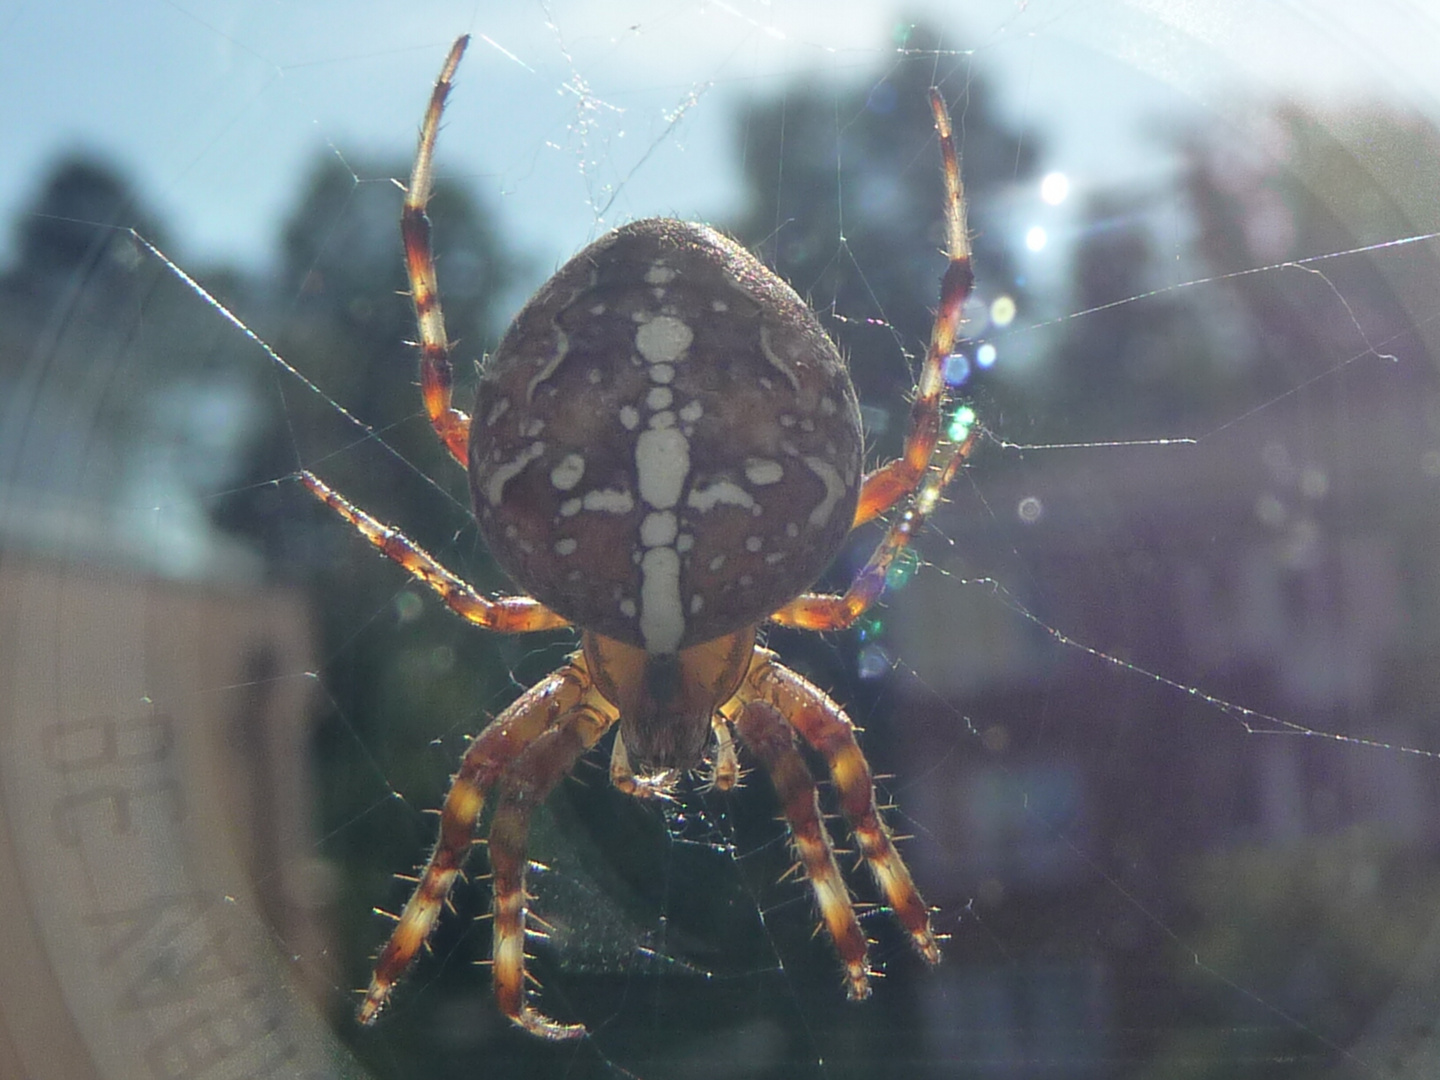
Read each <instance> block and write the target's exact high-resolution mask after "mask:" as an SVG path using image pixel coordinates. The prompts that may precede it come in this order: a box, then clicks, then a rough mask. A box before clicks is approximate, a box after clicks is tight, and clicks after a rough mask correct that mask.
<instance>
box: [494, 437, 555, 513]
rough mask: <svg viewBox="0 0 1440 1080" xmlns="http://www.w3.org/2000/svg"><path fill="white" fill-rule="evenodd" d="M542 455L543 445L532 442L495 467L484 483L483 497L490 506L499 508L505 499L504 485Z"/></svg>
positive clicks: (543, 451)
mask: <svg viewBox="0 0 1440 1080" xmlns="http://www.w3.org/2000/svg"><path fill="white" fill-rule="evenodd" d="M543 453H545V444H544V443H543V442H533V443H531V444H530V445H529V446H527V447H526V448H525V449H524V450H521V451H520V453H518V454H517V455H515V457H513V458H512V459H511V460H509V461H507V462H506V463H505V464H504V465H497V466H495V470H494V471H493V472H492V473H491V474H490V476H489V478H488V479H487V480H486V482H485V497H486V498H487V499H488V500H490V505H491V506H499V505H500V500H501V499H503V498H504V497H505V485H506V484H508V483H509V482H510V481H511V480H514V479H515V477H517V476H519V475H520V473H521V472H523V471H524V469H525V466H526V465H529V464H530V462H532V461H534V460H535V459H536V458H538V457H539V456H540V455H541V454H543Z"/></svg>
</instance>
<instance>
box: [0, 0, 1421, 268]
mask: <svg viewBox="0 0 1440 1080" xmlns="http://www.w3.org/2000/svg"><path fill="white" fill-rule="evenodd" d="M1357 9H1358V10H1357ZM908 10H909V11H910V12H911V13H912V14H920V15H923V16H928V17H930V18H933V19H934V20H935V21H936V23H937V24H938V25H940V26H942V27H944V28H945V29H947V31H949V32H953V33H955V34H956V35H957V38H956V41H955V45H956V47H957V48H963V49H967V50H974V56H975V60H976V62H977V64H978V65H980V66H981V69H982V70H983V71H984V73H985V74H986V75H987V76H988V77H990V78H991V79H992V80H994V81H996V83H997V85H998V86H999V87H1000V88H1001V90H1002V92H1003V97H1004V101H1005V102H1006V107H1007V110H1008V112H1009V113H1010V115H1011V117H1012V118H1013V119H1014V120H1015V121H1017V122H1019V123H1023V124H1025V125H1027V126H1029V127H1030V128H1032V129H1034V130H1037V131H1038V132H1040V133H1041V134H1042V135H1043V137H1044V140H1045V144H1046V148H1047V155H1046V156H1047V160H1046V162H1045V167H1047V168H1055V169H1062V170H1064V171H1066V172H1067V173H1069V174H1070V175H1071V176H1072V178H1073V180H1074V182H1075V189H1074V190H1076V191H1077V192H1082V193H1083V192H1085V191H1089V190H1095V189H1102V188H1104V187H1106V186H1114V185H1127V184H1130V183H1134V182H1137V181H1142V180H1144V179H1146V178H1147V177H1154V176H1155V175H1156V174H1157V173H1158V174H1163V173H1164V171H1165V170H1166V169H1168V168H1169V162H1168V161H1167V159H1166V157H1165V154H1164V150H1163V147H1162V146H1161V145H1160V144H1159V143H1158V141H1157V140H1154V139H1153V138H1149V137H1147V136H1146V134H1145V127H1144V125H1146V124H1149V125H1151V130H1153V127H1154V125H1156V124H1160V125H1163V124H1164V123H1166V121H1167V119H1170V118H1173V117H1175V116H1176V115H1178V114H1180V113H1183V112H1186V111H1190V110H1199V111H1200V112H1202V113H1208V114H1211V115H1212V116H1213V117H1215V118H1219V119H1222V120H1223V119H1224V118H1225V117H1226V115H1227V113H1229V112H1230V111H1232V110H1235V109H1236V108H1237V106H1238V104H1239V103H1240V102H1241V101H1243V100H1245V99H1246V97H1247V95H1255V94H1260V95H1268V94H1276V93H1280V92H1296V91H1298V92H1301V93H1303V94H1305V95H1307V96H1310V97H1315V98H1320V99H1325V100H1329V101H1332V102H1336V103H1343V102H1344V101H1346V100H1349V99H1353V98H1356V97H1360V96H1366V97H1374V96H1380V97H1385V98H1387V99H1389V100H1392V101H1394V102H1397V103H1399V104H1402V105H1404V106H1406V107H1409V108H1412V109H1415V110H1417V111H1420V112H1424V113H1427V114H1429V115H1430V116H1432V117H1433V116H1437V115H1440V65H1436V64H1435V63H1434V62H1433V58H1434V57H1435V56H1437V55H1440V15H1437V5H1436V4H1434V3H1420V2H1415V0H1406V2H1403V3H1402V2H1397V0H1392V2H1389V3H1385V2H1370V3H1366V4H1364V5H1354V4H1344V3H1340V2H1338V0H1334V2H1332V0H1324V2H1317V3H1310V4H1305V5H1291V4H1275V3H1272V4H1255V3H1241V2H1232V0H1194V2H1190V3H1184V4H1178V3H1147V2H1134V3H1097V4H1075V3H1072V2H1063V3H1062V2H1057V0H1026V2H985V3H978V2H972V0H963V2H954V0H952V2H950V3H945V4H936V3H933V2H931V3H923V2H922V3H914V4H911V5H909V6H908ZM896 18H897V16H896V15H895V9H893V8H892V7H890V5H887V4H877V3H874V2H871V0H840V2H836V3H827V4H823V5H822V4H818V3H814V2H804V3H798V2H785V0H773V2H758V0H724V2H707V0H692V2H682V3H675V2H661V0H618V2H611V3H606V4H603V5H601V4H595V3H585V2H581V0H554V2H553V3H549V4H543V5H542V4H539V3H529V2H505V3H499V2H490V3H484V2H480V3H477V2H473V0H470V2H463V3H462V2H418V3H417V2H398V0H360V2H351V3H340V2H335V0H317V2H309V3H293V2H290V3H287V2H281V0H126V2H124V3H115V2H113V0H69V2H66V3H58V4H57V3H41V2H39V0H28V2H27V0H9V2H6V3H0V80H3V82H4V84H5V85H4V93H0V130H4V131H5V133H6V143H7V152H6V154H5V155H3V157H0V216H3V217H4V218H6V219H8V218H9V217H10V216H11V215H13V213H14V212H15V211H16V210H17V209H18V208H19V207H21V206H23V205H24V204H25V203H26V202H27V200H29V199H30V198H31V197H32V196H33V192H34V185H35V184H36V182H37V178H38V177H39V175H40V173H41V170H42V169H43V168H44V166H45V165H46V163H47V162H48V161H49V160H51V159H52V158H53V157H54V156H55V155H56V154H57V153H59V152H61V151H63V150H66V149H71V148H75V147H85V148H89V149H92V150H98V151H99V152H101V153H102V154H104V155H105V156H106V157H108V158H109V159H111V160H112V161H113V162H115V163H116V164H118V165H119V166H120V167H122V168H123V169H124V170H125V171H126V172H127V173H128V174H129V175H130V176H131V177H132V178H133V179H134V180H135V181H136V183H137V184H138V186H139V189H140V191H141V193H142V195H143V197H144V198H145V199H146V200H147V202H148V203H149V205H151V206H152V207H154V208H156V209H158V210H159V211H160V212H161V213H162V214H163V215H164V217H165V219H166V221H167V223H168V225H169V226H170V232H171V235H172V236H174V237H175V238H176V242H177V245H178V247H179V250H178V251H177V252H176V255H177V257H178V258H180V259H182V260H186V261H189V262H191V263H192V264H201V265H203V264H208V263H212V262H216V261H222V260H229V261H239V262H241V263H243V264H245V265H247V266H249V267H251V268H254V269H263V268H264V264H265V259H266V258H267V257H268V255H269V253H270V252H271V251H272V250H273V246H274V243H275V240H276V236H277V233H278V228H279V220H280V217H281V215H282V214H283V213H284V212H285V211H286V210H287V209H288V208H289V207H290V206H292V205H293V201H294V199H295V196H296V188H297V185H298V184H299V183H300V180H301V177H302V175H303V171H304V168H305V166H306V164H307V163H308V162H309V161H310V160H311V156H312V155H313V154H314V153H315V152H316V151H317V149H320V148H325V147H328V148H330V150H331V151H332V152H334V153H336V154H339V155H340V156H342V157H344V158H345V159H346V160H349V161H355V162H357V163H363V162H365V161H366V160H367V159H373V158H375V157H380V156H384V157H387V158H397V157H403V156H404V155H407V154H408V153H409V152H410V148H411V145H412V142H413V135H414V131H415V127H416V124H417V121H418V117H419V115H420V111H421V108H422V107H423V104H424V99H425V96H426V93H427V90H428V87H429V85H430V82H431V80H432V78H433V76H434V73H435V70H436V68H437V65H438V64H439V62H440V59H441V58H442V56H443V54H444V50H445V47H446V45H447V44H448V42H449V41H450V40H451V39H452V38H453V37H454V36H455V35H457V34H459V33H462V32H469V33H472V34H475V35H476V36H477V39H476V42H475V46H474V47H473V48H472V50H471V53H470V56H469V57H468V58H467V61H466V65H465V68H464V69H463V71H462V75H461V80H460V86H459V89H458V90H457V93H456V95H455V98H454V100H453V105H452V108H451V111H450V114H449V116H448V122H447V127H446V130H445V132H444V135H443V139H442V144H441V151H440V168H441V169H442V171H444V172H446V173H448V174H450V175H456V176H461V177H469V178H470V179H471V180H472V181H473V183H474V185H475V187H476V188H477V190H479V191H481V192H483V193H484V194H485V196H487V197H488V198H490V199H491V201H492V202H493V203H494V204H496V205H497V206H499V208H500V209H501V210H502V212H503V213H504V215H505V218H506V222H507V224H508V226H509V228H510V235H511V237H512V238H513V239H515V240H517V241H518V242H520V243H521V244H523V245H524V246H526V247H527V248H529V250H530V251H531V252H532V254H534V255H535V256H536V257H537V258H536V264H537V268H536V271H535V272H536V273H537V274H543V273H544V272H545V271H546V268H548V267H551V266H553V265H555V264H556V263H557V262H558V261H559V260H561V259H563V258H564V257H565V256H566V255H567V254H569V253H570V252H571V251H573V250H575V249H576V248H577V247H579V246H580V245H581V244H582V243H583V242H584V241H585V240H586V239H587V238H589V237H591V236H593V235H594V234H596V233H598V232H600V231H603V229H604V228H605V227H607V226H608V225H610V224H613V223H615V222H617V221H619V220H623V219H627V218H630V217H635V216H639V215H642V214H650V213H663V214H673V215H679V216H687V217H700V218H704V217H714V218H723V217H724V216H725V214H726V213H727V211H729V210H731V209H732V208H733V207H734V206H735V200H736V198H737V187H736V181H737V175H736V172H735V164H734V161H733V160H732V158H731V155H730V145H731V138H732V132H731V128H730V117H731V107H730V106H731V105H732V103H733V102H734V101H736V100H737V99H739V98H740V97H743V96H745V95H749V94H753V93H758V92H764V91H767V90H777V89H779V88H780V87H782V86H784V85H786V84H787V83H792V82H794V81H797V80H820V81H831V82H837V83H838V82H842V81H847V80H852V79H858V78H862V77H864V76H866V75H867V74H869V73H872V72H875V71H877V70H880V69H881V68H882V67H883V65H884V64H885V63H886V61H887V50H886V48H885V44H884V43H885V42H886V41H887V39H888V36H889V33H890V30H891V28H892V26H893V25H894V23H895V20H896ZM962 34H963V35H964V36H963V37H960V36H958V35H962ZM677 116H678V119H677ZM367 178H372V177H367ZM373 179H383V178H373ZM614 188H618V195H616V196H615V198H614V201H613V203H611V202H610V198H611V194H612V190H613V189H614ZM607 204H608V210H607V212H606V213H605V214H604V215H603V216H602V215H601V214H600V212H599V208H600V207H602V206H606V205H607ZM1032 210H1033V212H1034V214H1036V215H1043V214H1044V213H1046V211H1045V210H1044V208H1043V206H1042V204H1040V203H1039V201H1038V199H1036V200H1034V204H1033V207H1031V206H1030V205H1028V204H1026V205H1021V206H1019V207H1017V209H1016V219H1015V227H1016V228H1022V227H1024V226H1025V225H1026V224H1027V215H1029V214H1031V213H1032ZM1050 213H1051V214H1052V215H1054V214H1059V213H1063V211H1050ZM1036 220H1040V218H1039V217H1037V218H1036ZM5 242H6V243H7V244H8V238H6V241H5Z"/></svg>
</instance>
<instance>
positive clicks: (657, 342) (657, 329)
mask: <svg viewBox="0 0 1440 1080" xmlns="http://www.w3.org/2000/svg"><path fill="white" fill-rule="evenodd" d="M694 340H695V335H694V333H692V332H691V330H690V327H688V326H686V325H685V323H684V322H683V321H682V320H680V319H677V318H675V316H673V315H657V316H655V318H653V319H651V320H650V321H649V322H647V323H646V324H645V325H644V326H642V327H640V329H639V330H637V331H635V348H636V349H638V350H639V351H640V355H641V356H643V357H644V358H645V361H646V363H650V364H670V363H674V362H675V361H676V360H679V359H681V358H682V357H683V356H684V353H685V350H686V349H688V348H690V343H691V342H692V341H694Z"/></svg>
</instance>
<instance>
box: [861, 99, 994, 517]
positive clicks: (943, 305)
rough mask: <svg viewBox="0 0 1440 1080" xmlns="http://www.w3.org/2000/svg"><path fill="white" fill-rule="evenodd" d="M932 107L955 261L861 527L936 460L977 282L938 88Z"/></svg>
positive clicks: (871, 481) (871, 485) (874, 476)
mask: <svg viewBox="0 0 1440 1080" xmlns="http://www.w3.org/2000/svg"><path fill="white" fill-rule="evenodd" d="M930 111H931V112H932V113H933V114H934V116H935V132H936V134H937V135H938V136H939V138H940V156H941V160H942V166H943V175H944V178H945V254H946V255H947V256H948V257H949V259H950V262H949V265H947V266H946V268H945V274H944V276H943V277H942V278H941V279H940V306H939V307H938V308H936V310H935V322H934V325H933V326H932V327H931V329H930V347H929V348H928V349H927V350H926V351H925V362H924V364H922V365H921V368H920V381H919V384H918V385H917V386H916V388H915V400H914V401H913V402H912V403H911V405H910V431H909V434H907V435H906V437H905V448H904V450H903V451H902V452H901V455H900V456H899V457H898V458H896V459H895V460H894V461H891V462H888V463H886V464H885V465H882V466H881V467H880V468H878V469H876V470H875V471H874V472H872V473H870V474H869V475H868V476H866V477H865V482H864V484H863V486H862V487H861V488H860V502H859V504H858V505H857V506H856V508H855V521H854V524H855V525H863V524H865V522H867V521H870V520H872V519H874V518H876V517H879V516H880V515H881V514H883V513H885V512H886V511H888V510H890V509H891V508H892V507H894V506H895V505H896V504H897V503H898V502H899V501H900V500H901V499H902V498H904V497H905V496H906V495H908V494H910V493H911V492H912V491H914V490H915V488H916V486H917V485H918V484H919V483H920V479H921V477H923V476H924V475H925V471H926V470H927V469H928V468H929V467H930V465H931V464H932V462H933V461H934V459H935V454H936V451H937V448H938V447H939V444H940V425H941V420H942V413H943V411H944V397H945V361H946V360H947V359H948V358H949V356H950V354H951V353H952V352H954V350H955V337H956V333H957V332H958V330H959V327H960V318H961V314H962V311H963V309H964V307H965V301H966V300H967V299H969V297H970V291H971V289H972V288H973V287H974V285H975V275H974V273H973V271H972V269H971V266H970V236H969V234H968V233H967V232H966V226H965V189H964V187H963V186H962V185H961V182H960V160H959V157H958V156H957V154H956V152H955V138H954V135H953V133H952V131H951V127H950V113H949V112H948V111H947V110H946V108H945V99H944V98H942V97H941V96H940V92H939V91H938V90H933V89H932V90H931V91H930Z"/></svg>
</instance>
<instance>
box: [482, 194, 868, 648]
mask: <svg viewBox="0 0 1440 1080" xmlns="http://www.w3.org/2000/svg"><path fill="white" fill-rule="evenodd" d="M861 454H862V437H861V431H860V418H859V409H858V406H857V404H856V400H855V392H854V389H853V387H852V386H851V383H850V378H849V374H848V372H847V371H846V369H845V365H844V362H843V361H842V360H841V358H840V355H839V353H838V352H837V351H836V349H835V346H834V345H833V343H832V342H831V341H830V339H829V338H828V337H827V336H826V334H825V332H824V330H823V328H822V327H821V326H820V324H819V322H818V321H817V320H816V318H815V317H814V315H813V314H812V313H811V312H810V310H809V308H808V307H806V305H805V304H804V303H803V302H802V301H801V300H800V298H799V297H798V296H797V295H796V294H795V292H794V291H793V290H792V289H791V288H790V287H789V286H788V285H786V284H785V283H784V282H783V281H781V280H780V279H779V278H778V277H776V276H775V275H774V274H773V273H772V272H771V271H769V270H768V269H767V268H766V267H765V266H764V265H762V264H761V263H760V262H759V261H758V260H756V259H755V258H754V257H753V256H751V255H750V254H749V253H748V252H747V251H745V250H744V249H743V248H741V247H740V246H739V245H738V244H735V243H734V242H733V241H731V240H728V239H726V238H725V237H723V236H721V235H720V234H719V233H717V232H715V231H714V230H713V229H710V228H707V227H706V226H703V225H695V224H690V223H686V222H680V221H674V220H670V219H662V218H651V219H647V220H643V221H637V222H634V223H632V224H630V225H626V226H624V227H622V228H620V229H616V230H615V231H614V232H611V233H609V234H607V235H606V236H604V237H602V238H601V239H600V240H598V241H596V242H595V243H594V244H592V245H590V246H589V247H588V248H586V249H585V250H583V251H582V252H580V253H579V254H578V255H576V256H575V257H574V258H573V259H571V260H570V261H569V262H568V263H566V264H565V265H564V266H563V267H562V268H561V269H560V270H559V271H558V272H557V273H556V274H555V276H554V277H552V278H551V279H550V280H549V281H548V282H547V283H546V284H545V285H544V286H542V288H541V289H540V291H539V292H538V293H536V295H535V296H534V297H533V298H532V299H531V300H530V302H529V303H528V304H526V306H525V307H524V309H523V310H522V311H521V312H520V314H519V315H518V316H517V317H516V319H515V321H514V323H513V324H512V325H511V327H510V329H509V330H508V331H507V332H506V334H505V336H504V338H503V339H502V340H501V342H500V345H499V347H498V348H497V349H496V351H495V353H494V354H493V355H492V356H491V357H489V358H488V359H487V361H486V362H485V364H484V365H483V367H482V369H481V373H480V386H479V391H478V395H477V400H476V405H475V412H474V420H473V423H472V425H471V432H470V467H469V472H470V479H471V490H472V493H473V497H474V502H475V511H476V517H477V520H478V522H479V526H480V531H481V534H482V535H483V536H484V538H485V541H486V543H487V544H488V545H489V547H490V549H491V551H492V553H493V554H494V556H495V559H496V561H497V562H498V563H499V564H500V566H501V568H502V569H504V570H505V571H506V572H507V573H508V574H509V575H510V576H511V577H512V578H514V579H515V581H516V582H517V584H519V585H520V587H521V588H523V589H525V590H526V591H527V592H529V593H530V594H531V595H533V596H535V597H536V598H537V599H538V600H540V601H541V602H542V603H544V604H545V605H546V606H547V607H549V608H551V609H552V610H554V611H556V612H558V613H560V614H561V615H564V616H565V617H566V618H568V619H570V620H571V621H572V622H574V623H575V624H577V625H579V626H581V627H583V628H585V629H588V630H593V631H595V632H597V633H600V634H603V635H606V636H608V637H612V638H615V639H617V640H619V641H623V642H626V643H628V644H631V645H635V646H638V647H640V648H643V649H645V650H646V651H648V652H651V653H661V654H663V653H673V652H677V651H678V650H680V649H682V648H688V647H689V646H692V645H695V644H698V643H700V642H703V641H708V640H711V639H713V638H717V637H719V636H721V635H723V634H726V633H730V632H731V631H734V630H737V629H739V628H741V627H743V626H747V625H752V624H754V623H757V622H760V621H761V620H763V619H764V618H765V617H766V616H767V615H768V614H769V613H771V612H772V611H774V610H776V609H777V608H779V607H781V606H783V605H784V604H785V603H786V602H788V601H789V600H790V599H792V598H793V597H794V596H796V595H798V594H799V593H801V592H803V591H804V590H805V589H806V588H808V587H809V586H810V585H811V584H812V583H813V582H814V581H815V579H816V578H817V577H818V576H819V575H820V573H821V572H822V571H823V570H824V569H825V567H826V565H827V564H828V563H829V562H830V560H831V559H832V558H833V556H834V554H835V552H836V550H837V549H838V547H839V546H840V544H841V542H842V541H843V539H844V537H845V535H846V533H847V532H848V531H849V529H850V524H851V521H852V519H853V517H854V512H855V503H856V499H857V495H858V490H859V482H860V471H861Z"/></svg>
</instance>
